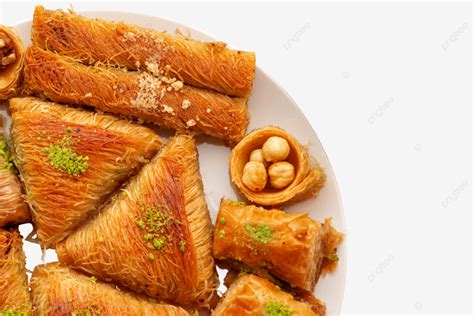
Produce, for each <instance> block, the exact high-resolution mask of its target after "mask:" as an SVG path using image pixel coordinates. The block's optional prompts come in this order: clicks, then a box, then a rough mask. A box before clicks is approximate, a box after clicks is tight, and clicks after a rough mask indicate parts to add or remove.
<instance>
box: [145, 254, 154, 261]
mask: <svg viewBox="0 0 474 316" xmlns="http://www.w3.org/2000/svg"><path fill="white" fill-rule="evenodd" d="M147 256H148V259H150V260H154V259H155V256H154V255H153V254H152V253H148V255H147Z"/></svg>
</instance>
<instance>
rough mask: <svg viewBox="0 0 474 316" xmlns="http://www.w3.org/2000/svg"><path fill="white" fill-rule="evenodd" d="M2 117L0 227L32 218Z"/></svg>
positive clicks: (0, 141)
mask: <svg viewBox="0 0 474 316" xmlns="http://www.w3.org/2000/svg"><path fill="white" fill-rule="evenodd" d="M2 124H3V123H2V120H1V119H0V227H3V226H6V225H8V224H21V223H25V222H28V221H29V220H30V217H31V215H30V211H29V210H28V205H27V204H26V203H25V201H24V200H23V197H22V196H21V195H22V192H21V186H20V181H19V180H18V178H17V175H16V170H15V166H14V164H13V155H12V153H11V151H10V148H8V144H7V140H6V138H5V136H4V134H3V126H2Z"/></svg>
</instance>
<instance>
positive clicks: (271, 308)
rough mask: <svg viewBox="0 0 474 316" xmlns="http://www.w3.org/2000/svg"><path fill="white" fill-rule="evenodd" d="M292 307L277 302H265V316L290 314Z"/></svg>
mask: <svg viewBox="0 0 474 316" xmlns="http://www.w3.org/2000/svg"><path fill="white" fill-rule="evenodd" d="M292 313H293V311H292V309H291V308H289V307H288V306H286V305H282V304H279V303H267V304H265V316H290V315H291V314H292Z"/></svg>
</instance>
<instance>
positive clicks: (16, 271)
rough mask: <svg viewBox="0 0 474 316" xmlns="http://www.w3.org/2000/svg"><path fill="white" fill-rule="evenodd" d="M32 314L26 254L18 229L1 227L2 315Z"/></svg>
mask: <svg viewBox="0 0 474 316" xmlns="http://www.w3.org/2000/svg"><path fill="white" fill-rule="evenodd" d="M30 314H31V301H30V292H29V290H28V278H27V276H26V268H25V254H24V253H23V249H22V241H21V235H20V233H19V232H18V230H17V229H14V228H10V229H0V315H5V316H7V315H19V316H27V315H30Z"/></svg>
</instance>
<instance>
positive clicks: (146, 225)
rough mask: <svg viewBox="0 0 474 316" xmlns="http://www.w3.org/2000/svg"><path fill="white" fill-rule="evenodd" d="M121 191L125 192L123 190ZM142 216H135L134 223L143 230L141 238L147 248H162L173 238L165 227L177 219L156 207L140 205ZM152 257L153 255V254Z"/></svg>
mask: <svg viewBox="0 0 474 316" xmlns="http://www.w3.org/2000/svg"><path fill="white" fill-rule="evenodd" d="M122 193H126V192H125V191H124V192H122ZM140 211H141V213H142V214H143V215H142V217H140V218H137V219H136V221H135V223H136V224H137V226H138V227H139V228H140V229H143V230H145V232H144V234H143V239H144V240H145V242H146V245H147V247H148V248H149V249H154V250H162V249H163V248H164V247H165V246H166V243H167V241H168V242H170V241H172V240H173V237H172V236H171V235H170V234H168V233H167V229H168V227H169V225H170V224H172V223H173V222H174V223H176V224H178V223H179V221H177V220H174V219H172V218H170V217H168V215H167V214H166V213H164V212H162V211H161V210H160V209H159V208H158V207H148V208H147V207H145V205H143V204H142V205H141V206H140ZM183 247H184V246H183ZM153 258H154V256H153Z"/></svg>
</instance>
